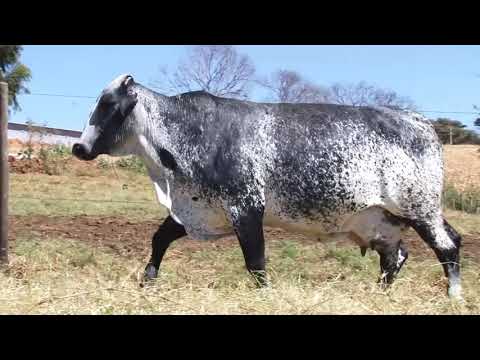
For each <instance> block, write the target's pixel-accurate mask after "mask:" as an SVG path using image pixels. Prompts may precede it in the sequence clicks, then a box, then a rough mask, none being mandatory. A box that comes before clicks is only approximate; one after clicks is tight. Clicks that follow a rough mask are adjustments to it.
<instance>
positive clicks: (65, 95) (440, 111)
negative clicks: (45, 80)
mask: <svg viewBox="0 0 480 360" xmlns="http://www.w3.org/2000/svg"><path fill="white" fill-rule="evenodd" d="M22 95H33V96H52V97H65V98H83V99H96V98H97V96H88V95H67V94H48V93H29V94H22ZM417 112H422V113H435V114H465V115H480V112H479V111H444V110H417Z"/></svg>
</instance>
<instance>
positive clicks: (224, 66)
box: [152, 45, 255, 99]
mask: <svg viewBox="0 0 480 360" xmlns="http://www.w3.org/2000/svg"><path fill="white" fill-rule="evenodd" d="M254 74H255V67H254V65H253V63H252V61H251V60H250V58H249V57H248V56H246V55H242V54H239V53H238V52H237V51H236V50H235V48H234V47H233V46H227V45H201V46H194V47H190V48H189V51H188V56H187V58H186V59H185V60H183V61H181V62H180V64H179V65H178V66H177V68H176V70H175V71H174V72H173V73H172V74H170V75H169V73H168V71H167V69H166V68H162V69H160V78H159V79H158V80H157V81H155V82H153V84H152V86H154V87H156V88H157V89H160V90H162V91H163V92H165V93H168V94H176V93H180V92H187V91H193V90H204V91H207V92H209V93H211V94H213V95H217V96H224V97H232V98H239V99H246V98H247V97H248V94H249V91H250V87H249V86H250V83H251V81H252V80H253V76H254Z"/></svg>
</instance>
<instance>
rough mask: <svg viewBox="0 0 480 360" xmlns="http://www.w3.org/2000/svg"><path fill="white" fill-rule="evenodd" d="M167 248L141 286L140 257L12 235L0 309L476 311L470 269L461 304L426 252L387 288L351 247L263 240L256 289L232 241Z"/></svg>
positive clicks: (371, 258)
mask: <svg viewBox="0 0 480 360" xmlns="http://www.w3.org/2000/svg"><path fill="white" fill-rule="evenodd" d="M181 248H182V243H181V242H179V243H177V244H175V245H173V247H172V248H171V249H170V251H169V252H168V253H167V256H166V258H165V261H164V265H163V269H162V271H161V274H160V276H159V278H158V280H157V281H156V283H155V284H153V285H151V286H149V287H147V288H140V287H139V285H138V278H139V276H140V275H141V272H142V270H143V267H144V264H145V261H146V258H143V259H134V260H132V259H130V260H128V259H126V258H123V257H119V256H118V255H116V254H115V253H113V252H112V251H111V250H109V249H104V248H91V247H88V246H86V245H85V244H82V243H81V242H78V241H73V240H68V239H49V240H43V241H39V240H36V239H35V237H32V238H22V239H18V240H17V242H16V247H15V250H14V253H13V254H12V256H11V264H10V265H9V267H8V268H7V269H6V270H5V271H4V272H2V273H0V282H1V283H2V287H1V289H0V299H1V301H0V313H2V314H327V313H328V314H332V313H333V314H478V313H479V310H480V297H479V295H480V293H479V289H480V287H479V281H480V277H479V271H478V270H479V267H478V265H477V264H473V263H471V262H468V261H467V262H466V263H465V264H464V268H463V278H464V288H465V299H466V302H465V304H458V303H455V302H452V301H450V300H449V299H448V298H447V296H446V295H445V280H444V278H443V274H442V271H441V268H440V266H439V265H438V263H437V261H436V259H434V257H433V256H432V257H431V258H428V259H417V258H411V259H409V262H408V264H407V265H406V266H405V268H404V269H403V271H402V274H401V276H400V277H399V279H398V280H397V281H396V283H395V284H394V286H393V287H392V288H391V289H390V290H388V291H386V292H384V291H381V290H380V289H379V288H378V286H377V285H376V283H375V280H376V278H377V275H378V257H377V255H376V254H375V253H372V252H369V253H367V256H366V257H364V258H362V257H360V255H359V251H358V249H354V248H335V247H326V246H323V245H321V244H318V243H297V242H293V241H288V240H282V241H278V240H272V241H271V242H269V244H268V256H269V263H268V264H269V265H268V270H269V273H270V275H271V279H272V286H271V288H268V289H260V290H259V289H256V288H255V287H254V285H253V282H252V280H251V279H250V278H249V277H248V276H247V274H246V271H245V269H244V265H243V258H242V256H241V252H240V249H238V247H236V246H232V247H228V248H222V249H219V248H216V247H215V246H213V245H212V244H208V243H206V245H205V249H201V250H196V251H193V250H190V251H186V250H185V249H183V251H179V249H181Z"/></svg>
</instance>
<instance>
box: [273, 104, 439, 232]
mask: <svg viewBox="0 0 480 360" xmlns="http://www.w3.org/2000/svg"><path fill="white" fill-rule="evenodd" d="M271 109H272V110H273V116H272V117H271V119H270V121H272V123H273V125H271V126H270V127H269V128H270V129H271V136H270V141H271V142H272V143H273V144H274V146H273V147H274V148H275V152H274V153H275V155H274V156H273V161H271V162H270V163H269V164H265V165H266V167H267V171H266V172H265V174H266V178H267V180H266V188H265V190H266V203H267V211H268V212H269V214H270V215H271V216H274V217H277V218H280V219H282V221H292V222H296V223H302V222H303V223H304V224H305V225H306V226H309V224H311V223H312V222H316V223H321V224H322V226H323V227H325V229H326V230H327V231H328V230H331V231H333V230H335V229H337V228H338V227H339V226H340V225H341V223H343V222H344V221H345V219H346V217H348V216H350V215H351V214H353V213H356V212H358V211H361V210H362V209H364V208H367V207H370V206H382V207H384V208H387V209H389V210H391V211H392V212H394V213H400V212H404V211H407V210H408V209H406V207H408V206H409V205H408V204H409V203H411V201H410V200H411V198H412V197H413V196H417V197H418V196H422V197H432V196H435V194H436V193H439V191H438V190H439V187H441V181H442V175H443V174H442V162H441V145H440V143H439V142H438V139H437V137H436V134H435V132H434V130H433V127H432V126H431V125H430V124H429V123H428V121H426V120H423V119H422V118H420V117H418V116H416V115H414V114H410V113H407V112H397V111H391V110H388V109H375V108H368V107H359V108H355V107H349V106H339V105H330V104H299V105H292V104H279V105H272V107H271ZM266 158H268V157H266ZM426 179H428V180H427V181H426Z"/></svg>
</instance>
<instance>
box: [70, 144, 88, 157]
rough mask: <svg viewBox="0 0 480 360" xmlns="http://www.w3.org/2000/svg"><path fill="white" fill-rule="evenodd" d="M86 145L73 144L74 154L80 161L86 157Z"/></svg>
mask: <svg viewBox="0 0 480 360" xmlns="http://www.w3.org/2000/svg"><path fill="white" fill-rule="evenodd" d="M86 152H87V151H86V149H85V145H82V144H73V147H72V154H73V155H74V156H76V157H77V158H79V159H83V158H84V157H85V155H86Z"/></svg>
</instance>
